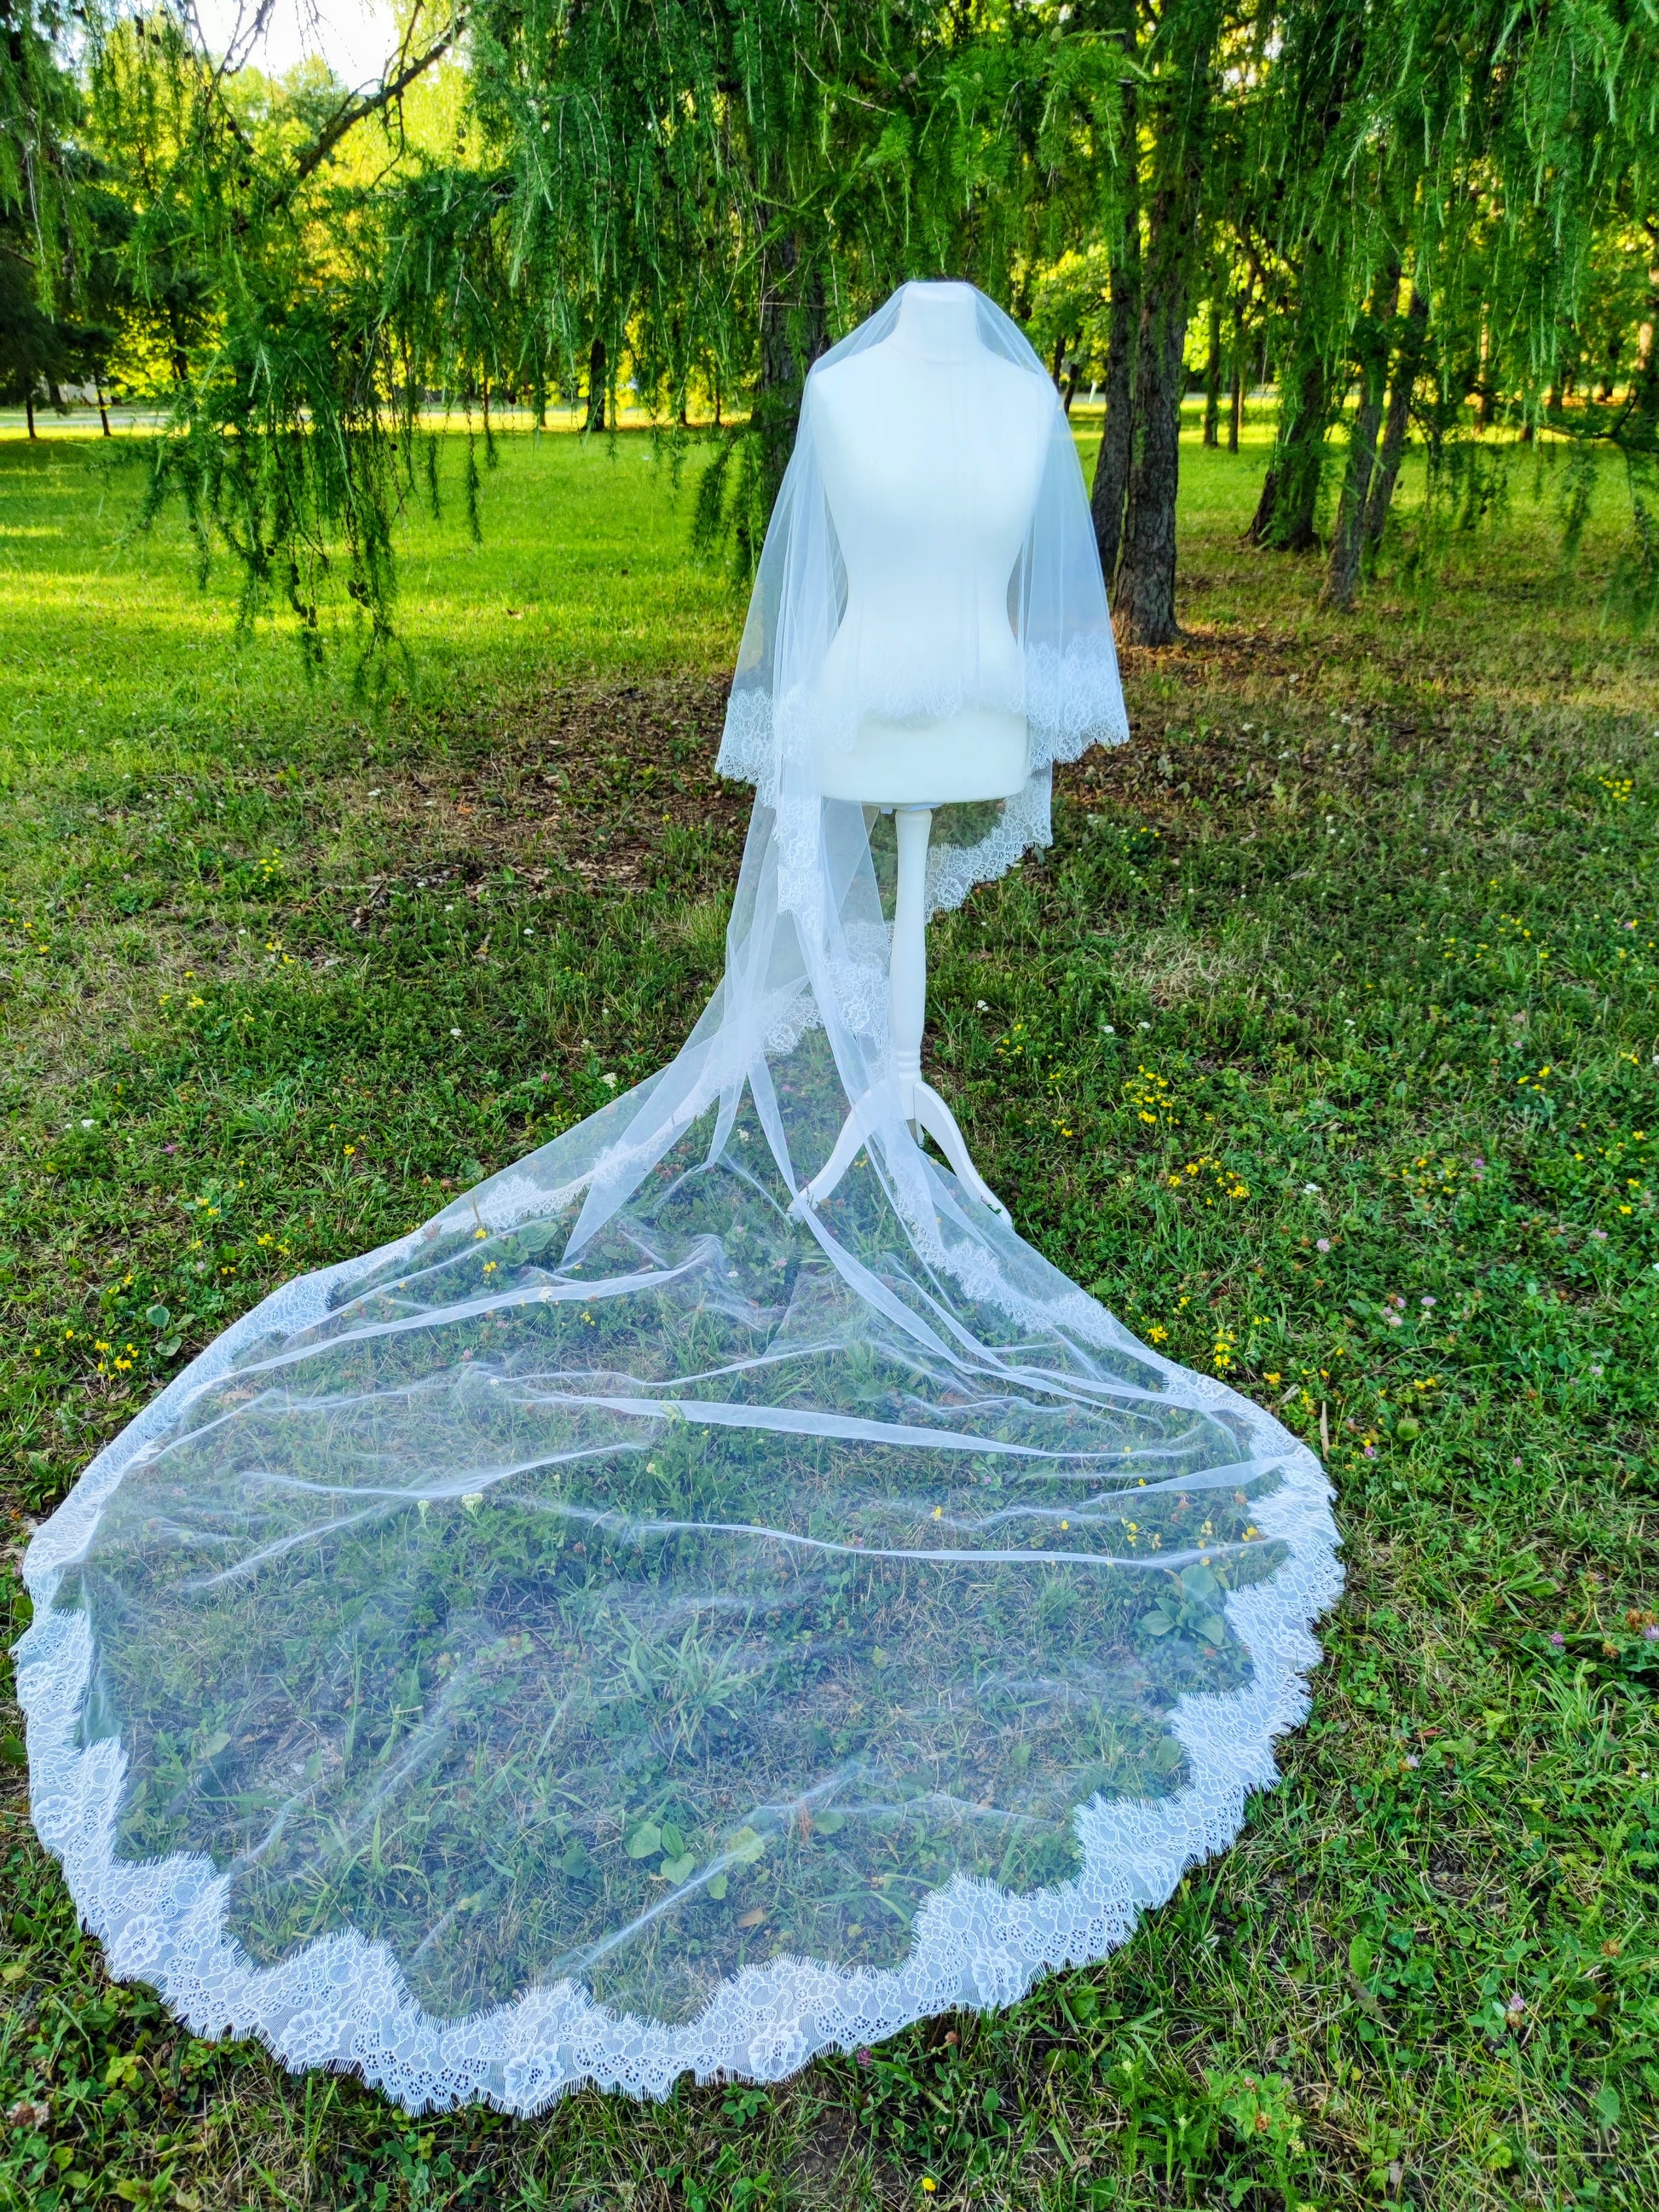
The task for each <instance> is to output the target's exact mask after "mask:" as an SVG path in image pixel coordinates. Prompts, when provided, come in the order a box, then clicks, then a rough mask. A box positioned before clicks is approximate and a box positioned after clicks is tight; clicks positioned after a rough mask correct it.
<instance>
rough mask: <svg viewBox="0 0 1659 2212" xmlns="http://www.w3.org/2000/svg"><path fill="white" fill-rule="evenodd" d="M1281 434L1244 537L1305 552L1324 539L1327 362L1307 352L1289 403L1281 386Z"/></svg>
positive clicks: (1251, 541)
mask: <svg viewBox="0 0 1659 2212" xmlns="http://www.w3.org/2000/svg"><path fill="white" fill-rule="evenodd" d="M1279 404H1280V407H1281V409H1282V410H1283V411H1282V413H1281V414H1280V416H1279V435H1278V437H1277V438H1276V439H1275V441H1274V442H1273V459H1271V460H1270V461H1269V462H1268V464H1267V477H1266V478H1265V480H1264V481H1263V483H1262V486H1261V499H1260V500H1259V501H1257V503H1256V510H1255V515H1254V516H1253V517H1252V519H1251V522H1250V526H1249V530H1248V531H1247V532H1245V536H1246V538H1247V539H1248V541H1249V544H1252V545H1271V546H1273V547H1274V548H1276V549H1277V550H1279V552H1282V553H1306V552H1308V551H1309V550H1311V548H1312V547H1314V546H1315V545H1316V544H1318V543H1319V535H1318V532H1317V531H1316V528H1315V521H1316V516H1317V513H1318V510H1319V483H1320V477H1321V476H1322V473H1323V470H1324V464H1325V406H1326V392H1325V364H1324V362H1322V360H1321V359H1320V357H1319V355H1318V354H1317V352H1316V351H1313V350H1311V349H1310V350H1309V351H1308V352H1306V353H1304V355H1303V356H1302V358H1301V360H1300V362H1299V363H1297V367H1296V369H1295V373H1294V374H1293V376H1292V378H1291V380H1290V392H1289V404H1288V405H1287V404H1285V392H1284V389H1283V387H1282V386H1281V390H1280V395H1279Z"/></svg>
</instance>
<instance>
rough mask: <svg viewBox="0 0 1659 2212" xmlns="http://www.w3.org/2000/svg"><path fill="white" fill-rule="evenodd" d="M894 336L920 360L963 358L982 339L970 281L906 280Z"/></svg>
mask: <svg viewBox="0 0 1659 2212" xmlns="http://www.w3.org/2000/svg"><path fill="white" fill-rule="evenodd" d="M893 338H894V341H895V343H897V344H898V345H899V346H901V347H902V349H903V350H904V351H905V352H906V353H908V354H914V355H915V356H916V357H917V359H918V360H921V361H961V360H963V359H964V358H965V356H967V355H969V353H971V352H973V351H974V350H975V349H976V348H977V346H978V343H979V313H978V310H977V308H976V307H975V303H974V289H973V286H972V285H971V284H907V285H906V286H905V288H904V289H903V291H902V294H901V295H900V296H899V311H898V320H897V322H896V324H895V325H893Z"/></svg>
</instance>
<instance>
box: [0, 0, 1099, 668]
mask: <svg viewBox="0 0 1659 2212" xmlns="http://www.w3.org/2000/svg"><path fill="white" fill-rule="evenodd" d="M0 4H4V0H0ZM10 4H16V0H10ZM460 9H461V0H416V4H415V5H414V6H413V7H412V8H410V9H406V10H405V11H404V14H403V15H402V17H401V18H400V20H401V21H402V24H403V32H402V38H401V43H400V46H399V47H398V52H396V53H395V54H394V55H392V56H391V57H389V58H388V61H387V64H386V71H385V77H384V82H382V83H381V84H380V86H378V87H377V88H374V89H373V90H372V91H370V92H368V93H366V94H352V93H349V92H347V91H346V90H345V89H344V88H338V87H335V88H332V89H331V91H330V90H327V89H326V88H325V92H324V94H322V95H321V96H319V98H317V99H314V100H311V101H310V102H309V104H308V106H307V107H306V110H305V112H303V113H301V112H300V108H299V106H297V105H296V103H295V102H294V101H293V100H289V102H288V103H287V105H286V106H283V105H282V103H278V104H277V106H276V108H272V109H267V110H261V111H260V112H258V114H257V115H256V114H255V113H253V112H252V109H251V108H250V106H249V104H248V102H247V101H246V100H244V99H242V98H241V97H240V95H239V90H238V87H239V82H240V76H241V71H240V67H239V64H240V61H241V60H242V59H243V58H244V57H245V54H246V49H247V46H248V33H247V32H246V31H243V32H239V34H238V36H237V37H236V38H235V39H234V40H232V42H231V46H230V51H229V52H228V53H227V54H224V55H220V56H211V55H209V54H207V53H206V52H204V51H203V50H202V48H201V46H200V43H199V40H198V39H197V35H196V33H195V31H194V17H193V15H191V14H189V13H188V12H186V14H185V15H174V14H172V13H168V12H161V13H156V14H152V15H148V16H139V17H131V16H125V17H123V16H113V17H109V16H106V17H104V18H102V19H99V18H97V17H95V16H94V18H93V19H92V21H91V23H90V27H89V38H88V54H89V61H88V70H87V77H88V100H89V116H90V122H89V128H90V129H91V130H92V131H94V132H95V134H96V137H97V138H98V141H99V143H100V144H101V146H102V147H103V148H104V149H106V157H107V158H108V159H109V160H110V161H112V163H115V164H116V165H118V167H119V169H120V171H121V173H122V177H123V181H124V185H125V190H126V192H127V194H128V197H129V200H130V204H131V209H132V211H133V226H132V235H131V245H130V252H129V264H130V270H131V279H132V283H133V284H134V287H135V293H136V296H137V299H138V301H139V302H140V304H141V307H143V310H144V311H145V312H147V313H150V314H152V315H153V316H155V317H156V318H161V317H163V316H164V315H166V314H167V313H169V312H172V311H173V309H174V308H176V309H177V311H178V313H179V317H180V321H181V327H180V331H179V343H178V344H177V346H176V348H175V349H174V359H175V364H176V378H175V385H176V389H175V398H174V409H173V423H172V426H171V428H172V435H169V436H168V437H167V438H165V439H162V440H160V441H157V443H156V447H155V480H154V486H153V503H154V502H159V501H160V500H161V499H162V498H164V497H166V496H168V495H171V494H173V493H174V492H178V493H180V494H182V495H183V497H184V499H185V502H186V505H187V507H188V510H189V513H190V514H191V519H192V520H193V522H194V524H195V526H197V531H198V533H199V535H200V540H201V544H202V545H203V548H204V557H205V552H206V549H207V548H208V546H209V545H210V544H211V543H212V542H213V541H214V540H215V539H216V538H217V539H220V540H222V542H224V543H225V544H228V545H229V547H230V548H231V549H232V550H233V551H234V554H235V555H236V556H237V557H238V559H239V560H240V563H241V565H242V570H243V574H244V578H245V581H246V605H247V606H248V607H249V608H250V609H252V608H253V607H255V606H257V605H260V604H264V603H267V602H269V601H270V599H272V598H277V599H285V600H286V602H287V604H288V605H289V608H290V609H291V611H293V613H294V615H295V617H297V618H298V621H299V624H300V627H301V634H302V635H304V636H306V637H308V638H311V639H313V640H315V639H316V638H317V637H318V636H319V623H320V619H321V614H320V611H321V608H322V605H323V604H324V601H325V597H326V595H327V592H328V591H329V589H330V586H331V581H332V582H333V583H334V584H335V585H336V586H338V585H342V584H343V587H344V590H345V592H346V593H347V594H348V595H349V598H350V599H352V600H353V601H355V602H356V604H357V605H359V606H360V607H361V608H362V610H363V611H364V613H365V615H366V616H367V617H368V622H369V624H370V635H371V638H372V639H374V640H384V639H385V638H386V637H387V636H388V635H389V634H390V630H389V624H390V619H391V607H392V595H393V585H394V567H393V561H392V546H393V524H394V520H395V517H396V515H397V513H398V507H399V505H400V503H401V502H402V501H404V500H406V499H407V498H409V497H410V496H411V495H417V494H419V493H420V492H421V491H422V479H423V478H424V479H425V489H426V490H427V492H428V494H430V493H431V492H432V490H433V489H434V488H435V487H434V479H433V476H432V471H431V463H432V458H433V447H432V445H431V443H430V441H429V440H428V439H427V438H426V436H425V429H424V418H425V416H427V414H428V410H429V408H430V405H431V404H432V398H433V396H434V395H437V397H438V398H439V399H440V401H441V404H447V405H449V406H451V407H459V409H460V410H462V411H463V413H464V415H465V417H466V419H467V420H469V421H470V422H474V423H475V424H476V428H477V431H478V433H479V434H480V435H481V436H482V438H483V442H484V445H485V447H486V450H487V448H488V443H489V406H490V404H491V399H492V396H493V395H494V394H495V393H498V392H503V391H511V392H516V393H528V394H529V395H530V396H531V397H532V399H533V400H534V402H535V404H537V405H538V408H540V407H544V405H545V404H546V402H547V399H548V397H549V395H550V393H553V392H560V393H563V394H565V395H569V394H571V393H574V392H582V393H584V394H585V396H586V406H587V410H588V420H589V422H590V423H592V424H593V425H595V426H596V427H597V426H598V425H599V423H601V422H603V421H604V420H605V418H606V416H607V415H608V413H609V412H610V410H611V409H613V408H614V406H615V404H616V401H617V397H618V394H619V389H620V386H621V382H622V380H623V379H624V377H626V378H627V379H628V380H629V381H630V382H631V384H632V385H633V386H634V388H635V390H636V391H637V392H639V393H640V395H641V397H642V398H644V400H645V402H646V404H647V406H649V407H650V408H651V409H652V410H653V411H655V412H657V413H658V414H659V416H660V417H661V419H663V420H664V421H665V422H666V423H668V424H672V423H674V422H676V421H677V420H678V419H681V418H683V417H684V414H685V411H686V407H687V402H688V399H689V397H690V392H692V390H693V388H694V387H696V386H702V387H705V388H708V387H712V388H713V389H714V390H715V391H717V392H720V393H721V394H723V395H724V396H725V397H726V398H727V400H728V401H730V400H732V399H733V398H735V399H736V401H737V403H738V404H737V407H736V410H735V412H736V413H737V415H738V417H739V421H738V428H737V430H736V432H735V433H734V435H732V437H731V438H730V439H729V440H728V441H725V442H724V443H722V445H721V446H720V449H719V450H718V452H717V454H716V457H715V462H714V467H713V468H712V470H711V471H710V472H709V474H708V477H707V478H706V479H705V482H704V485H703V497H702V501H701V503H700V513H701V518H702V522H703V524H704V526H705V530H706V532H707V533H708V534H711V535H714V534H719V532H720V531H722V530H724V531H726V532H727V533H728V534H729V535H730V536H731V537H732V539H733V540H734V542H735V544H736V545H737V548H738V554H739V557H740V558H742V559H744V560H747V559H751V558H752V556H753V554H754V551H755V550H756V548H757V544H758V539H759V536H760V534H761V532H762V531H763V527H764V523H765V520H766V516H767V513H768V512H769V507H770V503H771V500H772V497H773V495H774V493H775V489H776V485H777V483H778V481H779V479H780V477H781V472H782V467H783V463H784V460H785V459H786V458H787V453H788V450H789V447H790V445H791V443H792V441H793V430H794V421H795V415H796V411H797V410H798V407H799V397H800V391H801V386H802V382H803V380H804V377H805V372H806V370H807V368H809V367H810V365H811V361H812V360H813V358H814V357H815V356H816V355H817V353H818V352H819V351H820V350H821V349H822V348H823V346H824V344H825V343H828V342H829V339H830V338H831V337H833V336H835V335H836V334H838V333H839V332H840V331H842V330H844V329H846V328H847V327H848V325H850V323H851V322H852V321H854V319H856V318H857V317H858V316H859V315H860V313H863V312H865V311H866V309H867V308H868V307H870V306H871V305H872V304H873V303H874V302H875V301H876V300H878V298H879V297H880V296H882V295H884V293H885V292H886V291H887V290H888V289H890V287H891V285H892V284H893V283H896V281H898V280H899V279H900V278H902V277H903V276H915V275H921V276H933V275H946V274H959V275H967V276H973V277H975V278H976V279H977V280H978V281H980V282H981V283H983V284H984V285H986V287H987V289H990V290H991V291H992V292H994V293H995V294H1000V295H1003V296H1005V297H1006V296H1007V293H1008V288H1009V283H1010V279H1011V271H1012V268H1013V266H1014V264H1015V262H1016V260H1017V258H1018V252H1019V251H1020V250H1021V249H1022V248H1023V247H1029V246H1031V245H1032V244H1033V243H1042V242H1045V241H1046V242H1053V240H1054V239H1055V238H1057V237H1058V236H1059V235H1060V233H1061V232H1063V231H1065V230H1066V227H1067V225H1068V224H1070V223H1071V222H1072V217H1071V216H1070V214H1069V213H1068V212H1067V210H1069V209H1070V208H1071V206H1072V204H1073V200H1074V199H1076V198H1077V197H1079V196H1081V197H1082V198H1083V199H1085V200H1086V201H1087V202H1088V204H1089V205H1090V206H1091V208H1092V207H1093V206H1094V204H1095V203H1096V201H1097V197H1098V195H1097V186H1096V183H1095V179H1096V177H1097V172H1098V170H1099V167H1100V164H1101V155H1102V149H1103V147H1104V146H1106V145H1107V143H1109V140H1110V138H1111V136H1112V133H1113V131H1114V130H1115V112H1116V100H1117V89H1116V86H1115V81H1114V79H1113V76H1111V74H1110V73H1109V72H1103V70H1101V69H1099V68H1098V67H1097V66H1096V63H1097V60H1098V58H1099V54H1100V43H1099V41H1098V40H1094V39H1092V38H1091V37H1090V36H1088V35H1086V34H1084V33H1079V34H1078V35H1076V36H1069V35H1061V31H1062V25H1061V23H1060V15H1061V13H1062V12H1063V11H1061V10H1057V9H1049V8H1047V7H1044V8H1042V9H1035V10H1029V11H1027V10H1022V11H1018V12H1016V13H1015V14H1014V15H1012V16H1011V15H1002V14H1000V13H999V14H994V15H993V14H989V13H987V14H986V15H982V16H981V15H980V14H978V13H977V12H975V9H972V8H971V7H968V8H964V7H963V6H962V5H961V4H959V0H897V4H894V5H890V6H888V7H885V8H883V9H870V8H868V7H867V6H866V5H865V4H864V0H814V4H807V0H652V4H649V5H647V4H646V0H614V4H612V5H610V6H607V7H605V8H603V9H594V8H589V7H586V6H582V5H579V4H575V0H478V4H477V6H476V7H475V8H474V9H472V11H471V14H470V15H468V16H466V17H465V20H464V19H463V15H462V14H461V12H460ZM257 20H258V19H257V18H255V17H252V16H251V17H250V18H249V23H250V25H252V23H254V22H256V21H257ZM463 40H464V41H465V55H466V64H467V65H466V72H465V112H464V115H463V117H462V119H461V128H460V129H459V131H458V133H457V137H458V140H459V143H457V144H454V145H452V146H451V147H450V148H448V149H433V148H430V147H428V148H426V149H410V148H408V147H407V146H405V145H404V144H403V143H402V142H401V140H400V137H399V133H400V118H401V115H402V112H403V109H404V103H405V101H406V100H407V99H408V97H409V96H410V93H411V88H413V87H414V86H416V84H417V83H418V82H420V81H421V80H422V77H423V76H426V75H428V73H429V72H430V71H432V70H434V69H435V68H436V67H437V66H438V65H439V64H441V62H442V61H443V59H444V58H446V57H447V56H448V55H449V54H451V53H453V52H455V51H457V50H458V48H459V46H460V45H461V44H462V42H463ZM374 134H379V135H380V139H383V140H384V141H385V151H386V155H387V157H388V158H387V159H386V160H385V161H382V162H381V164H380V173H378V174H377V173H374V165H372V164H368V163H365V162H357V163H356V164H353V163H352V162H351V161H349V160H348V158H347V157H348V155H349V151H350V149H351V148H352V146H353V145H354V144H356V143H359V142H360V141H362V140H363V139H364V138H365V137H366V136H373V135H374ZM377 143H378V141H377ZM392 156H396V157H397V158H391V157H392ZM185 325H188V327H187V328H186V327H185ZM468 485H469V496H470V497H471V495H472V494H473V491H474V489H475V488H476V470H475V466H474V463H473V459H472V457H471V448H469V459H468Z"/></svg>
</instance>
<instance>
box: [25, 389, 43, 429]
mask: <svg viewBox="0 0 1659 2212" xmlns="http://www.w3.org/2000/svg"><path fill="white" fill-rule="evenodd" d="M23 412H24V414H25V416H27V418H28V426H29V435H30V437H31V438H38V437H39V436H40V432H39V431H38V430H37V429H36V428H35V427H34V386H33V381H31V382H29V383H27V384H26V385H25V386H23Z"/></svg>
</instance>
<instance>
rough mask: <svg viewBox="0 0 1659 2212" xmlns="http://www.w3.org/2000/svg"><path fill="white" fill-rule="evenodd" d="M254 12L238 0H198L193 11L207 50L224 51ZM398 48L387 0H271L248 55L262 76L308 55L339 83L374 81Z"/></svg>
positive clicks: (284, 71)
mask: <svg viewBox="0 0 1659 2212" xmlns="http://www.w3.org/2000/svg"><path fill="white" fill-rule="evenodd" d="M252 15H253V9H252V7H251V6H242V7H239V6H238V5H237V0H197V6H196V16H197V21H198V22H199V23H200V25H201V27H202V34H203V38H204V40H205V42H206V45H207V48H208V51H209V52H210V53H215V54H219V53H223V52H224V51H225V50H226V48H227V47H228V46H229V45H230V43H231V41H232V40H233V39H234V38H235V37H236V35H237V33H238V31H239V27H240V26H241V25H242V24H244V23H245V22H246V21H249V20H250V19H251V18H252ZM397 51H398V24H397V19H396V16H395V15H394V14H393V12H392V9H391V7H390V6H389V5H388V4H387V0H320V4H319V5H318V6H314V7H313V6H311V5H309V4H307V0H276V5H275V6H274V7H273V8H272V9H271V11H270V20H269V21H268V22H267V23H266V25H265V27H264V31H263V32H262V33H260V35H259V37H258V39H257V40H254V42H253V44H252V47H251V49H250V50H249V53H248V59H249V61H250V62H251V63H252V66H253V67H254V68H255V69H258V70H263V71H264V74H265V75H266V76H274V77H282V76H287V74H288V72H289V70H291V69H293V68H295V67H296V66H297V64H300V63H301V62H303V61H306V60H308V59H310V58H312V57H313V55H317V56H320V57H321V58H322V59H323V60H324V61H325V62H326V63H327V64H328V65H329V67H330V68H331V70H333V72H334V74H335V76H337V77H338V78H339V79H340V80H341V81H342V82H343V83H345V84H348V85H350V86H352V87H354V88H355V87H357V86H360V85H371V84H377V83H379V82H380V78H381V76H383V74H384V73H385V70H386V60H387V58H388V57H389V56H390V55H392V54H395V53H396V52H397Z"/></svg>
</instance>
